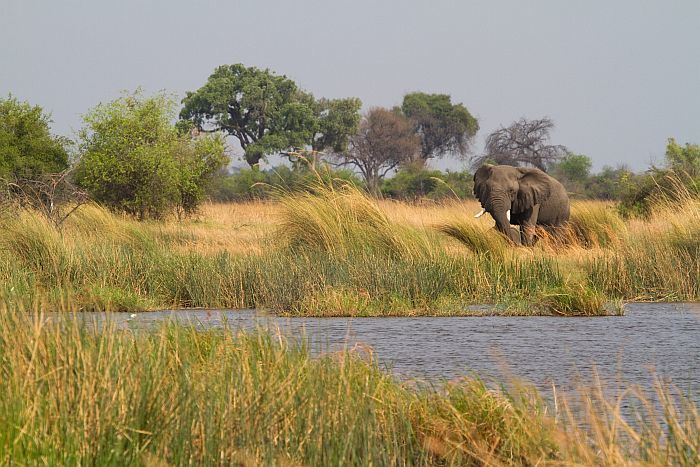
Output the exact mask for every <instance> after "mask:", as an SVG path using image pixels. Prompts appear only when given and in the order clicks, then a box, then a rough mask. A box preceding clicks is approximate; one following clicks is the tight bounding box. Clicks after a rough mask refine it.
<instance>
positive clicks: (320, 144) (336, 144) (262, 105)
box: [180, 63, 360, 167]
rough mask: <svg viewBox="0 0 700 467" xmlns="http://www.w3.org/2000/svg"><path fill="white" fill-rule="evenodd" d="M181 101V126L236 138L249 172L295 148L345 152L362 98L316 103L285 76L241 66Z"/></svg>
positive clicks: (219, 71)
mask: <svg viewBox="0 0 700 467" xmlns="http://www.w3.org/2000/svg"><path fill="white" fill-rule="evenodd" d="M182 102H183V104H184V107H183V109H182V111H181V112H180V118H181V119H182V120H183V123H182V124H181V126H186V125H188V124H189V125H194V126H195V127H196V128H198V129H199V130H200V131H205V132H216V131H221V132H223V133H225V134H227V135H230V136H233V137H235V138H236V139H237V140H238V142H239V143H240V145H241V148H242V149H243V150H244V152H245V159H246V161H247V162H248V164H249V165H250V166H251V167H255V166H257V165H258V164H259V162H260V160H261V159H263V158H264V157H265V156H266V155H269V154H275V153H280V152H282V151H284V150H289V149H291V148H305V147H307V146H312V148H313V150H315V151H321V150H323V149H324V148H326V147H332V148H334V149H336V150H343V149H345V147H344V145H345V144H346V143H347V137H348V135H350V134H352V133H353V132H354V131H355V130H356V129H357V123H358V121H359V113H358V112H359V109H360V101H359V99H339V100H326V99H321V100H319V101H318V102H317V101H316V100H315V99H314V97H313V96H312V95H311V94H310V93H307V92H305V91H303V90H301V89H299V88H298V87H297V85H296V83H294V81H292V80H291V79H289V78H287V77H286V76H279V75H276V74H275V73H273V72H271V71H270V70H267V69H265V70H260V69H258V68H256V67H245V66H244V65H242V64H240V63H239V64H235V65H223V66H220V67H218V68H216V70H214V73H213V74H212V75H211V76H209V79H208V80H207V82H206V84H204V86H202V87H201V88H199V89H198V90H197V91H195V92H188V93H187V96H186V97H185V99H183V101H182Z"/></svg>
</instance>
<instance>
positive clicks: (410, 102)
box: [401, 92, 479, 161]
mask: <svg viewBox="0 0 700 467" xmlns="http://www.w3.org/2000/svg"><path fill="white" fill-rule="evenodd" d="M401 111H402V112H403V114H404V115H405V116H406V117H408V118H409V119H410V120H411V121H412V122H413V124H414V127H415V130H416V133H417V134H418V135H419V136H420V141H421V152H420V156H421V159H422V160H423V161H426V160H427V159H430V158H434V157H441V156H443V155H445V154H447V153H455V154H458V155H462V156H465V155H466V154H467V151H468V150H469V143H470V141H471V140H472V138H473V137H474V136H475V135H476V133H477V131H479V122H478V121H477V119H476V118H475V117H474V116H472V114H471V113H469V110H467V108H466V107H465V106H464V104H453V103H452V100H451V97H450V96H449V95H448V94H426V93H423V92H412V93H409V94H406V95H405V96H404V98H403V103H402V104H401Z"/></svg>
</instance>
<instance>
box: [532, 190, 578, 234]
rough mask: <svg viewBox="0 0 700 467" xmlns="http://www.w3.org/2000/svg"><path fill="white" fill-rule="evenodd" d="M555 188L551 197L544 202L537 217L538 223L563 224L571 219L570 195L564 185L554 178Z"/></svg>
mask: <svg viewBox="0 0 700 467" xmlns="http://www.w3.org/2000/svg"><path fill="white" fill-rule="evenodd" d="M554 181H555V182H556V183H554V189H553V192H552V194H551V195H550V197H549V199H548V200H547V201H546V202H544V203H542V206H540V212H539V215H538V218H537V223H538V224H541V225H552V226H558V225H562V224H564V223H565V222H567V221H568V220H569V216H570V215H571V204H570V203H569V195H567V194H566V188H564V185H562V184H561V183H559V182H558V181H557V180H554Z"/></svg>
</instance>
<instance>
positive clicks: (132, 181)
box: [76, 92, 226, 219]
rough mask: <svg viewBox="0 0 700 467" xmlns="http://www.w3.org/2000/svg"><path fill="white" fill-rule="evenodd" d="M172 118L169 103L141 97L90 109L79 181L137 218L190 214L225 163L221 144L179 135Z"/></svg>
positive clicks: (164, 98) (106, 202) (108, 203)
mask: <svg viewBox="0 0 700 467" xmlns="http://www.w3.org/2000/svg"><path fill="white" fill-rule="evenodd" d="M174 116H175V103H174V101H173V100H172V99H170V98H168V97H167V96H165V95H162V94H160V95H156V96H153V97H150V98H145V97H143V96H142V95H141V94H140V92H136V93H134V94H128V95H125V96H123V97H121V98H119V99H116V100H115V101H112V102H110V103H108V104H100V105H98V106H97V107H95V108H94V109H92V110H91V111H90V112H89V113H88V114H87V115H86V116H85V124H86V127H85V128H84V129H83V130H82V131H81V132H80V138H81V158H80V162H79V165H78V168H77V172H76V180H77V182H78V183H79V184H80V185H81V186H83V187H84V188H85V189H87V190H88V191H89V192H90V194H91V195H92V197H93V199H95V200H96V201H98V202H100V203H102V204H104V205H106V206H108V207H110V208H111V209H115V210H118V211H124V212H127V213H128V214H131V215H133V216H136V217H138V218H139V219H145V218H161V217H163V216H165V215H167V214H169V213H171V212H172V211H173V210H174V209H176V208H177V209H179V211H181V212H183V213H185V214H187V213H191V212H192V211H194V210H195V209H196V207H197V204H198V203H199V201H200V200H201V199H202V198H203V195H204V184H205V183H206V180H207V179H208V178H209V177H210V176H211V175H212V174H213V173H215V172H216V171H217V170H219V169H220V168H221V167H222V166H223V165H224V164H225V163H226V157H225V156H224V143H223V140H222V139H221V138H219V137H217V136H214V137H208V136H205V137H199V138H196V139H190V138H189V136H185V135H182V134H180V133H179V132H178V130H177V129H176V128H175V126H173V125H172V123H171V121H172V120H173V118H174Z"/></svg>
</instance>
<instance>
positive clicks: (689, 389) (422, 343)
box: [90, 304, 700, 401]
mask: <svg viewBox="0 0 700 467" xmlns="http://www.w3.org/2000/svg"><path fill="white" fill-rule="evenodd" d="M90 315H93V314H90ZM93 316H94V315H93ZM97 316H98V317H100V318H101V317H103V315H99V314H97ZM131 316H133V315H128V314H115V315H113V317H114V319H115V320H116V321H117V323H118V325H119V326H124V327H130V328H141V327H149V326H152V325H153V324H155V323H158V322H161V321H163V320H177V321H178V322H185V323H187V322H190V323H195V324H197V326H201V327H213V328H217V327H222V326H223V325H224V323H227V324H228V326H229V327H231V328H233V329H238V328H241V329H251V328H255V327H257V326H263V327H266V326H271V327H273V328H279V329H281V330H282V331H283V332H284V333H286V334H288V335H290V336H298V337H302V336H305V337H306V338H307V339H308V340H309V341H310V343H311V346H312V349H315V351H317V352H318V351H333V350H340V349H343V348H352V347H353V346H355V345H356V344H366V345H368V346H370V347H371V348H373V350H374V355H375V356H376V357H377V358H378V360H379V362H380V364H381V365H382V366H383V367H386V368H387V369H389V370H390V371H392V372H394V373H395V374H396V375H397V376H399V377H400V378H402V379H413V378H416V379H420V380H427V381H435V382H440V381H444V380H451V379H453V378H457V377H459V376H463V375H470V374H473V373H476V374H478V375H480V376H482V377H484V378H487V379H490V378H494V379H496V380H509V379H511V378H512V377H516V378H520V379H524V380H526V381H528V382H530V383H533V384H534V385H535V386H537V387H538V388H539V389H542V390H544V391H551V388H552V384H553V383H554V384H555V385H556V386H557V387H558V388H561V389H563V390H567V389H571V388H573V387H574V386H575V385H576V383H577V382H582V383H584V384H587V383H590V382H591V381H592V372H593V370H594V369H595V370H596V371H597V373H598V375H599V377H600V380H601V382H602V383H603V386H605V387H608V388H624V387H628V386H629V385H630V384H635V385H639V386H641V387H642V388H646V389H651V387H652V384H653V376H652V375H657V376H658V377H660V378H662V379H664V380H667V381H671V382H673V383H674V384H675V385H676V386H677V387H678V388H680V389H681V390H682V391H683V392H685V393H686V394H690V395H691V397H692V398H694V399H695V400H696V401H700V304H628V305H627V306H626V307H625V315H624V316H610V317H594V318H561V317H449V318H434V317H429V318H280V317H275V316H270V315H264V314H259V313H256V312H255V311H200V310H190V311H161V312H149V313H139V314H137V315H136V316H135V317H131Z"/></svg>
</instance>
